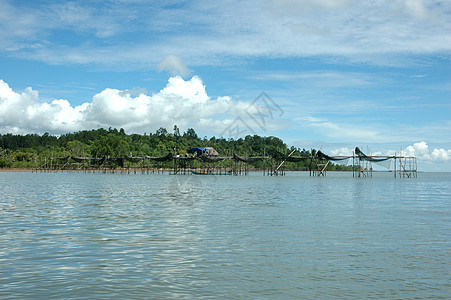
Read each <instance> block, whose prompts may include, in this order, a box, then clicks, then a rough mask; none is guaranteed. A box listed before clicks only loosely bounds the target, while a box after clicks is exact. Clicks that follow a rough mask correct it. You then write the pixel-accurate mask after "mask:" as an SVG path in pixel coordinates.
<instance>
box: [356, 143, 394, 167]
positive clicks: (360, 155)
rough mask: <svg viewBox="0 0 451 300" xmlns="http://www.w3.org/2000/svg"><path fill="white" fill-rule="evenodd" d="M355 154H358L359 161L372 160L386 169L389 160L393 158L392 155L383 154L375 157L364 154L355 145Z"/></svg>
mask: <svg viewBox="0 0 451 300" xmlns="http://www.w3.org/2000/svg"><path fill="white" fill-rule="evenodd" d="M355 154H356V155H357V156H358V158H359V160H360V161H368V162H372V163H375V164H376V165H379V166H381V167H383V168H386V169H390V164H391V160H392V159H393V158H394V157H393V156H385V157H377V158H375V157H371V156H367V155H365V153H363V152H362V151H360V149H359V147H355Z"/></svg>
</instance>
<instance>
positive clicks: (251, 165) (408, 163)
mask: <svg viewBox="0 0 451 300" xmlns="http://www.w3.org/2000/svg"><path fill="white" fill-rule="evenodd" d="M295 151H296V150H292V151H291V152H290V153H288V154H284V153H282V152H279V151H273V152H271V153H269V154H268V155H267V154H266V153H265V154H264V155H263V156H246V155H238V154H236V153H234V152H233V153H232V154H231V155H227V156H220V155H219V153H218V152H217V151H216V150H215V149H213V148H211V147H199V148H191V149H190V150H189V151H187V153H186V154H185V155H178V154H177V153H168V154H167V155H165V156H161V157H151V156H141V157H132V156H125V157H102V158H92V157H74V156H67V157H46V156H45V157H37V158H36V159H35V167H34V168H33V169H32V172H58V171H61V172H63V171H67V172H85V173H126V174H131V173H132V174H137V173H142V174H163V173H167V174H183V175H235V176H239V175H248V174H249V172H261V173H262V175H263V176H284V175H285V173H286V172H287V171H290V170H293V168H292V167H287V163H291V165H294V166H295V165H296V163H300V162H302V165H303V166H306V167H304V168H303V169H295V170H299V171H307V172H309V174H310V176H326V174H327V171H328V167H329V165H330V164H342V165H346V166H349V167H348V169H349V168H350V170H348V171H349V172H352V176H353V177H372V176H373V172H376V171H375V170H373V164H376V165H378V166H380V167H382V168H384V169H385V171H386V172H392V173H393V175H394V178H397V177H399V178H412V177H417V174H418V172H417V160H416V158H415V157H413V156H402V155H399V156H398V155H393V156H374V155H367V154H365V153H363V152H362V151H361V150H360V149H359V148H358V147H356V148H355V149H354V150H353V153H352V155H348V156H330V155H327V154H325V153H323V152H321V151H317V152H316V151H311V152H310V153H311V154H310V155H308V156H294V155H293V154H294V153H295ZM351 164H352V165H351ZM256 165H258V167H256Z"/></svg>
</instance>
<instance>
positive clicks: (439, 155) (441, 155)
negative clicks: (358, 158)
mask: <svg viewBox="0 0 451 300" xmlns="http://www.w3.org/2000/svg"><path fill="white" fill-rule="evenodd" d="M353 151H354V149H349V148H347V147H341V148H337V149H333V150H331V151H330V155H332V156H348V155H352V154H353ZM364 152H365V151H364ZM367 154H368V153H367ZM371 155H375V156H394V155H397V156H414V157H416V158H417V159H418V160H421V161H425V162H444V161H449V160H451V149H448V150H446V149H443V148H434V149H432V150H431V149H430V148H429V145H428V144H427V143H426V142H424V141H421V142H417V143H414V144H413V145H409V146H407V147H406V148H405V149H402V150H400V151H399V150H398V151H396V150H388V151H385V153H384V152H382V151H377V152H371Z"/></svg>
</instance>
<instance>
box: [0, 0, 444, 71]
mask: <svg viewBox="0 0 451 300" xmlns="http://www.w3.org/2000/svg"><path fill="white" fill-rule="evenodd" d="M12 3H13V2H12ZM221 3H222V4H218V3H212V2H209V1H203V0H196V1H193V2H192V3H190V4H186V5H181V6H180V8H178V9H170V8H167V7H165V5H164V4H158V3H153V4H148V3H145V4H143V3H140V2H134V1H133V2H115V3H114V4H109V5H106V6H107V7H102V6H96V5H84V4H80V3H79V2H77V1H71V2H68V3H63V4H45V3H42V4H39V5H36V6H31V5H30V6H29V7H26V9H21V8H19V7H18V6H13V5H12V4H7V3H0V27H2V28H4V29H5V30H3V32H2V33H3V34H2V35H0V45H1V46H0V49H2V50H4V51H8V52H9V53H10V54H11V55H14V56H19V57H26V58H31V59H36V60H43V61H46V62H51V63H57V64H67V63H81V64H85V63H96V64H102V65H105V64H106V65H110V66H118V65H121V66H122V65H127V66H129V67H134V68H142V67H143V66H145V67H149V66H152V67H155V65H158V63H159V62H160V61H159V60H160V59H161V57H164V56H166V55H167V54H168V53H183V57H184V59H186V60H188V61H189V62H190V65H211V64H223V63H224V62H228V63H230V62H236V61H237V58H240V57H241V58H248V57H258V56H264V57H267V56H271V57H305V56H311V55H315V56H316V55H331V56H343V57H347V58H349V59H352V60H354V59H356V60H361V61H375V62H378V63H380V62H381V60H387V57H388V56H387V55H388V54H394V55H395V56H396V55H398V54H407V55H411V54H430V53H443V52H445V53H446V52H449V51H450V50H451V46H450V45H451V36H450V34H449V28H450V26H451V18H450V13H451V3H450V2H449V1H433V0H431V1H421V0H404V1H402V0H398V1H389V0H380V1H355V0H340V1H338V0H337V1H333V0H321V1H320V0H317V1H313V0H302V1H299V0H298V1H295V0H284V1H270V0H267V1H263V0H262V1H255V2H246V1H232V0H231V1H228V2H226V3H223V2H221ZM2 11H4V12H5V13H2ZM124 11H127V14H124V13H123V12H124ZM48 15H54V16H55V18H51V19H50V20H49V18H48ZM230 16H233V18H231V17H230ZM56 30H64V31H65V32H64V33H65V36H66V37H67V38H65V39H59V38H58V37H60V36H61V35H60V34H53V33H54V31H56ZM182 51H183V52H182ZM149 53H151V55H149ZM231 57H233V58H232V59H231ZM167 64H168V65H169V66H166V63H165V64H163V66H162V67H163V69H168V70H169V71H170V72H172V71H174V70H175V71H177V72H179V73H177V74H180V75H183V74H182V73H180V71H186V69H185V68H184V67H183V66H177V65H178V62H177V61H176V62H174V61H173V62H167ZM185 67H186V66H185Z"/></svg>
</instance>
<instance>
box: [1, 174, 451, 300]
mask: <svg viewBox="0 0 451 300" xmlns="http://www.w3.org/2000/svg"><path fill="white" fill-rule="evenodd" d="M287 175H288V176H284V177H263V176H261V174H254V175H251V176H183V175H181V176H173V175H172V176H171V175H141V174H140V175H121V174H76V173H74V174H71V173H69V174H68V173H58V174H54V173H50V174H49V173H37V174H36V173H33V174H32V173H0V194H1V196H0V197H1V198H0V298H2V299H9V298H111V297H116V298H196V299H197V298H245V299H248V298H259V299H262V298H263V299H273V298H331V297H332V298H359V299H368V298H375V299H380V298H392V299H396V298H415V297H418V298H427V297H430V298H436V299H437V298H448V297H449V295H450V294H451V283H450V281H451V271H450V270H451V253H450V250H451V226H450V225H451V206H450V204H451V200H450V199H451V174H449V173H441V174H438V173H436V174H435V173H424V174H419V177H418V178H412V179H399V178H398V179H394V178H392V175H390V174H375V175H374V177H373V178H352V174H340V173H329V174H328V175H327V177H325V178H310V177H308V174H303V173H290V174H287Z"/></svg>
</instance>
